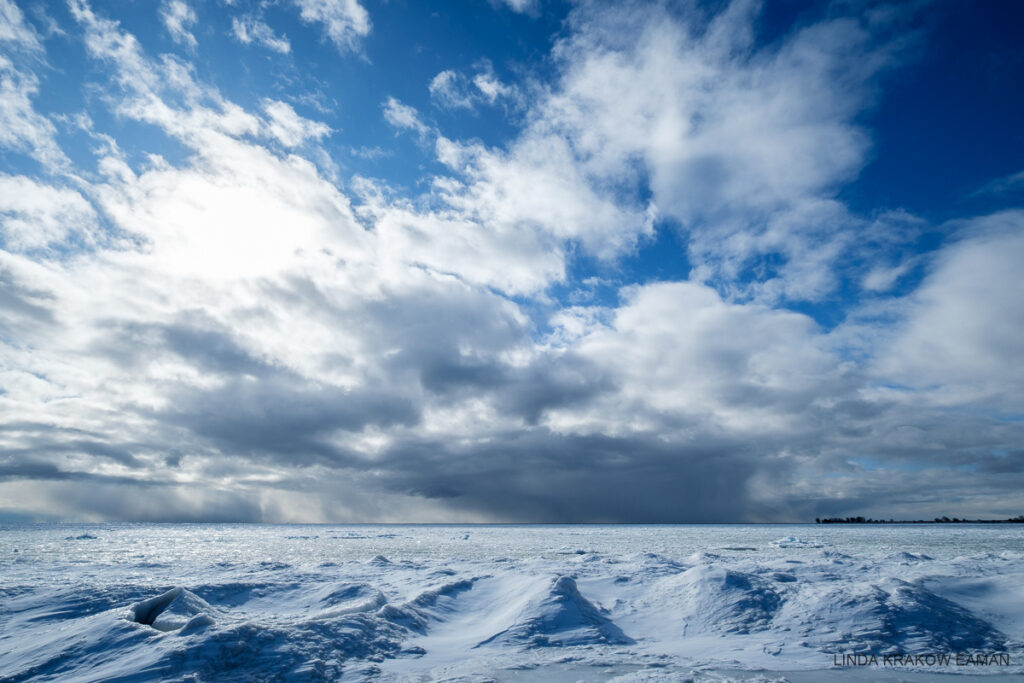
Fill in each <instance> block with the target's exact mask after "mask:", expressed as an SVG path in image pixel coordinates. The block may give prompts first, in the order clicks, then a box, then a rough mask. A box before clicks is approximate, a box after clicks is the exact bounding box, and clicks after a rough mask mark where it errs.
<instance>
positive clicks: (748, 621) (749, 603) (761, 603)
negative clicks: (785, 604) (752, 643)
mask: <svg viewBox="0 0 1024 683" xmlns="http://www.w3.org/2000/svg"><path fill="white" fill-rule="evenodd" d="M666 589H667V590H666ZM662 591H664V594H663V596H664V599H665V603H666V604H670V605H672V607H671V609H673V610H675V611H676V613H677V614H681V615H682V616H683V618H684V619H685V623H686V628H685V631H686V632H687V633H692V632H698V633H708V632H715V631H719V632H725V633H740V634H742V633H753V632H756V631H762V630H764V629H766V628H768V626H769V625H770V623H771V621H772V619H773V618H774V616H775V613H776V612H777V611H778V610H779V607H780V606H781V604H782V598H781V597H780V596H779V594H778V593H777V592H776V591H775V590H774V589H773V588H772V586H771V585H770V583H768V582H767V581H764V580H763V579H760V578H758V577H756V576H752V575H750V574H745V573H743V572H737V571H730V570H727V569H723V568H722V567H715V566H707V565H701V566H697V567H694V568H692V569H688V570H686V571H685V572H683V573H681V574H679V575H677V576H675V577H673V578H671V579H667V580H665V582H664V583H663V585H662Z"/></svg>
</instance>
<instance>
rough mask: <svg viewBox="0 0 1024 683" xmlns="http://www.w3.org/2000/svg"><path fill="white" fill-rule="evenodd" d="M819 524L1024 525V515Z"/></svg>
mask: <svg viewBox="0 0 1024 683" xmlns="http://www.w3.org/2000/svg"><path fill="white" fill-rule="evenodd" d="M814 521H815V523H817V524H1024V515H1018V516H1016V517H1011V518H1010V519H960V518H959V517H954V518H952V519H950V518H949V517H946V516H942V517H936V518H935V519H871V518H870V517H860V516H858V517H824V518H822V517H815V518H814Z"/></svg>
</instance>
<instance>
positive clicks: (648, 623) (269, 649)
mask: <svg viewBox="0 0 1024 683" xmlns="http://www.w3.org/2000/svg"><path fill="white" fill-rule="evenodd" d="M151 532H152V533H160V531H159V530H151ZM285 532H286V529H282V530H281V531H280V533H281V538H282V539H284V540H285V541H287V542H288V543H295V544H297V543H301V544H305V547H310V546H312V547H314V548H315V547H322V546H324V545H325V544H332V543H333V544H341V543H344V544H351V543H355V542H357V541H358V540H359V539H357V538H356V535H355V533H354V532H348V533H345V532H331V531H327V532H325V531H323V530H320V533H303V534H296V533H294V532H289V533H288V535H287V536H286V535H285ZM416 533H418V534H420V535H419V536H417V535H416ZM416 533H412V532H410V534H409V535H408V536H407V537H402V536H401V534H398V533H390V534H388V535H386V536H385V535H384V534H373V533H369V532H367V533H361V534H360V535H361V536H362V537H363V539H362V540H365V542H367V543H368V544H369V543H375V544H384V545H372V546H367V549H366V550H367V552H365V554H361V553H353V552H351V551H349V550H348V549H347V548H348V547H349V546H348V545H346V546H344V548H345V549H344V550H337V551H332V552H335V554H334V555H332V556H331V559H330V561H325V558H324V557H321V556H315V557H311V558H308V559H303V558H302V557H301V556H295V555H291V556H275V557H267V556H266V555H264V554H263V550H264V549H263V548H261V547H260V545H259V544H252V547H251V548H249V549H248V550H239V552H238V553H237V554H236V555H233V556H232V557H230V558H225V557H222V556H221V555H222V554H223V553H218V552H217V549H216V548H207V547H205V546H203V545H202V544H199V543H197V544H196V547H195V548H193V549H191V552H192V555H191V559H189V560H187V561H186V560H185V559H184V558H185V557H186V556H185V555H182V556H181V557H178V558H163V559H161V558H159V557H155V556H149V555H145V554H143V553H138V554H137V555H135V556H134V561H130V562H120V561H118V562H112V563H110V564H104V563H102V562H99V563H89V562H88V561H85V560H81V559H78V560H76V561H74V562H67V563H63V564H61V563H59V562H57V561H56V560H51V565H50V566H47V565H46V564H45V562H44V563H41V562H40V560H39V559H38V558H36V560H35V561H34V562H33V561H32V560H28V559H25V556H26V554H27V553H26V550H25V549H26V548H30V547H31V545H32V544H31V542H26V539H25V538H21V539H15V540H17V543H16V545H17V546H18V548H19V549H21V551H22V552H20V553H18V554H14V553H13V546H14V545H15V543H13V542H12V543H11V546H10V547H9V548H8V549H7V551H6V555H4V556H3V557H4V558H5V559H4V562H5V564H4V565H3V566H2V567H0V569H2V570H3V573H2V574H0V681H3V682H4V683H7V682H8V681H10V682H14V681H29V680H32V681H35V680H41V681H47V680H51V681H55V680H60V681H65V680H70V681H105V680H121V681H148V680H173V681H180V680H190V681H224V680H227V681H234V680H238V681H243V680H244V681H249V680H256V681H263V680H267V681H270V680H300V681H302V680H307V681H320V680H324V681H329V680H351V681H361V680H384V681H406V680H453V681H458V680H464V681H474V680H480V681H483V680H495V681H504V680H510V681H516V680H588V681H589V680H620V681H626V680H636V681H641V680H666V681H667V680H673V681H675V680H687V679H694V680H709V681H710V680H714V681H720V680H747V679H749V680H793V681H803V680H819V678H815V674H814V672H818V673H819V674H821V677H820V680H825V679H827V678H829V677H830V676H831V675H835V674H837V673H842V672H843V671H845V670H839V669H835V668H833V656H834V655H835V654H840V655H842V654H868V655H876V656H883V655H890V654H900V653H908V654H913V653H928V652H952V653H978V652H983V653H1006V654H1009V655H1010V658H1011V662H1012V665H1011V666H1010V667H1001V668H1000V669H998V670H997V671H973V670H972V671H971V672H970V673H998V674H1003V675H1009V676H1014V675H1024V666H1022V664H1024V552H1021V550H1020V548H1019V547H1017V548H1013V549H1010V550H1002V551H998V552H992V551H987V552H979V553H974V554H971V553H962V554H961V553H955V552H951V551H950V550H949V549H948V548H946V549H944V548H942V547H940V548H937V549H935V548H927V547H920V546H917V547H914V548H913V552H911V551H910V550H907V551H904V550H893V548H892V547H891V546H887V547H882V546H880V547H878V548H875V549H872V550H870V551H861V552H858V549H857V548H856V547H852V546H851V545H850V544H845V545H842V550H840V549H839V548H838V547H835V546H833V545H832V544H829V543H827V542H824V541H822V539H820V538H819V539H816V540H808V541H802V542H796V541H800V539H799V538H797V537H785V538H783V539H776V540H777V541H781V542H773V539H772V538H760V539H757V538H755V539H752V540H751V539H740V542H731V543H722V544H720V545H717V546H715V545H711V546H708V547H707V548H706V549H703V550H697V551H692V550H690V549H682V548H681V549H680V551H679V552H677V553H674V552H673V551H672V549H671V548H669V547H661V548H659V549H658V550H657V552H632V551H631V552H612V551H610V549H609V547H608V546H607V544H606V545H605V546H604V547H595V546H597V544H594V543H590V542H588V543H587V545H585V546H582V545H581V543H573V542H570V543H569V544H565V543H558V544H556V543H552V544H550V545H549V546H548V548H549V549H548V550H546V551H541V552H538V553H536V554H528V553H519V554H518V555H516V554H513V556H512V557H505V556H500V557H499V556H497V555H495V556H490V557H488V556H479V553H478V554H477V555H478V556H473V553H472V552H469V553H467V555H469V556H468V557H460V556H458V555H455V554H454V553H453V554H452V555H451V556H445V557H442V556H439V555H438V554H434V555H432V556H431V555H429V554H428V555H420V554H417V552H415V549H417V548H421V547H423V544H424V542H436V543H442V541H443V542H450V543H453V544H455V543H457V544H460V546H466V545H467V544H470V543H477V542H478V539H481V538H483V539H484V540H486V538H487V535H488V534H495V535H497V534H499V533H500V531H494V530H487V529H476V528H474V530H473V531H472V532H471V538H466V536H467V535H470V532H462V531H458V532H455V533H453V532H452V531H451V530H450V529H448V528H439V529H438V530H436V531H429V532H428V531H422V532H416ZM536 533H551V532H545V531H543V530H539V531H537V532H536ZM560 533H562V532H560ZM573 533H575V532H573ZM623 533H629V532H625V531H624V532H623ZM431 534H433V535H431ZM442 534H443V536H442ZM111 535H112V534H111ZM562 535H565V533H562ZM97 536H98V539H97V540H96V541H93V543H98V544H104V543H112V542H113V541H108V540H107V536H108V534H97ZM58 538H59V539H62V538H63V536H61V537H58ZM223 542H224V543H228V544H230V543H233V542H234V541H232V540H231V539H230V538H227V539H226V540H225V541H223ZM137 545H138V544H137ZM498 545H500V544H497V543H496V547H497V546H498ZM624 545H628V544H624ZM578 546H580V547H586V548H587V550H586V552H583V553H576V552H572V553H567V552H565V550H564V548H566V547H568V548H576V547H578ZM90 547H92V543H91V544H90ZM103 547H105V546H102V545H101V546H100V548H101V552H102V548H103ZM136 547H137V546H136ZM230 547H232V548H234V547H235V546H230ZM332 547H335V548H338V547H341V546H337V545H336V546H332ZM0 550H3V546H0ZM115 550H116V549H115ZM379 550H387V554H386V555H385V554H384V553H383V552H379ZM926 551H927V552H926ZM246 552H248V553H250V556H249V557H248V558H246V556H245V553H246ZM117 556H118V555H117V554H116V553H114V552H112V555H111V557H117ZM765 672H769V673H770V672H786V673H779V674H777V675H776V674H771V675H767V674H766V673H765ZM847 673H849V674H850V675H851V676H854V675H857V674H858V672H856V671H851V672H847ZM866 673H870V672H861V675H862V678H860V679H857V680H872V679H873V677H872V676H870V675H869V676H867V677H866V678H865V677H863V674H866ZM874 673H875V674H878V676H876V677H883V678H884V675H885V674H886V673H887V672H886V671H885V670H876V671H874ZM888 673H894V674H898V675H899V676H902V677H904V678H905V677H906V676H917V677H924V678H928V677H935V676H940V675H941V674H943V673H947V674H948V673H964V670H955V669H954V670H951V671H945V672H944V671H943V670H940V669H935V668H932V669H928V670H923V669H917V670H915V669H914V667H909V668H908V667H902V668H899V669H898V670H896V671H895V672H892V671H890V672H888ZM800 676H804V677H803V678H801V677H800ZM808 676H810V678H808ZM891 680H895V679H891ZM901 680H902V679H901ZM909 680H917V679H914V678H911V679H909Z"/></svg>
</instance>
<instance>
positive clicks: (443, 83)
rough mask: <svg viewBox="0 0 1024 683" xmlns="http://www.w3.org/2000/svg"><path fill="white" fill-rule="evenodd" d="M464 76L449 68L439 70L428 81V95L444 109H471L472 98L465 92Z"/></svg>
mask: <svg viewBox="0 0 1024 683" xmlns="http://www.w3.org/2000/svg"><path fill="white" fill-rule="evenodd" d="M464 81H465V77H463V76H460V75H459V74H457V73H455V72H454V71H452V70H451V69H445V70H444V71H441V72H440V73H438V74H437V75H436V76H434V78H433V79H431V81H430V88H429V89H430V96H431V97H432V98H433V99H434V101H436V102H437V103H438V104H439V105H441V106H442V107H445V108H446V109H472V108H473V99H472V98H471V97H470V96H469V95H468V94H467V93H466V92H465V89H466V88H465V84H464Z"/></svg>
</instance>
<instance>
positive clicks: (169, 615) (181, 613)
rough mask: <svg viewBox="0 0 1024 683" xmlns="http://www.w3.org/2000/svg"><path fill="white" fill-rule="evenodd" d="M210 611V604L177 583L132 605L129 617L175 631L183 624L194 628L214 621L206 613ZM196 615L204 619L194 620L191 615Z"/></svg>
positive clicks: (160, 629) (141, 622) (191, 628)
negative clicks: (169, 588)
mask: <svg viewBox="0 0 1024 683" xmlns="http://www.w3.org/2000/svg"><path fill="white" fill-rule="evenodd" d="M211 611H212V608H211V607H210V605H209V603H207V602H206V601H205V600H203V599H202V598H201V597H199V596H198V595H196V594H195V593H193V592H191V591H188V590H185V589H184V588H182V587H181V586H177V587H176V588H172V589H171V590H169V591H167V592H166V593H162V594H160V595H158V596H156V597H155V598H149V599H148V600H143V601H141V602H137V603H135V604H134V605H132V607H131V613H132V616H131V620H132V621H135V622H138V623H140V624H145V625H146V626H152V627H153V628H155V629H156V630H158V631H176V630H178V629H182V628H184V627H186V626H189V630H195V629H196V628H199V627H201V626H208V625H210V624H212V623H213V618H212V617H210V616H209V612H211ZM198 616H203V617H204V618H203V619H200V620H198V621H196V620H195V619H194V618H195V617H198ZM193 622H194V623H193Z"/></svg>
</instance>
